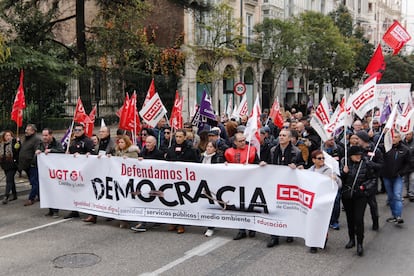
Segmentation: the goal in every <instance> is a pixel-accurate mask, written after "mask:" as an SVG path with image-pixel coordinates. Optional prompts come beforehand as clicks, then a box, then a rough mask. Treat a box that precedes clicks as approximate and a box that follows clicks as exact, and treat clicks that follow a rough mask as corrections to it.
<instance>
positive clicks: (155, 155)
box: [139, 147, 164, 160]
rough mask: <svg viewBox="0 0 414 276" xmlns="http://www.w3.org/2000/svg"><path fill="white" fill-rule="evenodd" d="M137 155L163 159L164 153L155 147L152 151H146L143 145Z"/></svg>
mask: <svg viewBox="0 0 414 276" xmlns="http://www.w3.org/2000/svg"><path fill="white" fill-rule="evenodd" d="M139 157H142V158H144V159H156V160H164V153H163V152H162V151H161V150H159V149H157V147H155V148H154V150H152V151H148V150H147V148H146V147H144V148H143V149H142V150H141V152H140V153H139Z"/></svg>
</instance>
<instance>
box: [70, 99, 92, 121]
mask: <svg viewBox="0 0 414 276" xmlns="http://www.w3.org/2000/svg"><path fill="white" fill-rule="evenodd" d="M73 121H75V123H83V124H84V125H85V126H86V124H88V123H89V122H90V119H89V116H88V115H86V112H85V108H84V107H83V103H82V100H81V98H80V97H79V98H78V102H77V103H76V109H75V114H73Z"/></svg>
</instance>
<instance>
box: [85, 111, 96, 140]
mask: <svg viewBox="0 0 414 276" xmlns="http://www.w3.org/2000/svg"><path fill="white" fill-rule="evenodd" d="M95 118H96V105H95V106H94V107H93V109H92V111H91V113H89V120H90V121H89V122H88V123H87V124H86V128H85V134H86V136H88V137H91V136H92V134H93V128H94V126H95Z"/></svg>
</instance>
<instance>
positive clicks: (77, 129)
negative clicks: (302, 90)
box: [73, 128, 83, 132]
mask: <svg viewBox="0 0 414 276" xmlns="http://www.w3.org/2000/svg"><path fill="white" fill-rule="evenodd" d="M82 130H83V129H80V128H75V129H74V130H73V131H76V132H80V131H82Z"/></svg>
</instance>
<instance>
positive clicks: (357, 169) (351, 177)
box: [341, 157, 377, 199]
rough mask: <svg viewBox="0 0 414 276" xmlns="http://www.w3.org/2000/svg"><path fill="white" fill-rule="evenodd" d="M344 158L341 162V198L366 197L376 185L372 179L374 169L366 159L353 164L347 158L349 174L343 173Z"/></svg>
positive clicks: (363, 158)
mask: <svg viewBox="0 0 414 276" xmlns="http://www.w3.org/2000/svg"><path fill="white" fill-rule="evenodd" d="M344 166H345V158H342V160H341V180H342V198H347V199H349V198H356V197H367V196H369V192H370V191H371V190H373V189H374V186H375V187H376V185H377V183H376V181H375V179H374V178H373V177H372V174H374V169H373V168H372V167H370V166H369V162H368V160H367V158H366V157H362V158H361V161H360V162H353V161H352V160H351V158H348V168H349V172H348V173H345V172H344Z"/></svg>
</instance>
